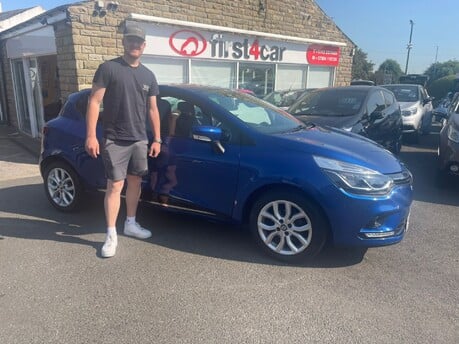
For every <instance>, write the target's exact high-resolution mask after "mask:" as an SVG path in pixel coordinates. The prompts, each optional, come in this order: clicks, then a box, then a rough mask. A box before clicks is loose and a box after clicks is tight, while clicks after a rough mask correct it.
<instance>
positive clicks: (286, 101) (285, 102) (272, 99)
mask: <svg viewBox="0 0 459 344" xmlns="http://www.w3.org/2000/svg"><path fill="white" fill-rule="evenodd" d="M312 90H315V88H298V89H291V90H276V91H272V92H271V93H268V94H267V95H266V96H265V97H263V100H266V101H267V102H268V103H271V104H273V105H275V106H277V107H278V108H281V109H282V110H288V108H289V107H290V106H292V104H293V103H294V102H295V101H296V100H297V99H298V98H301V97H302V96H303V95H305V94H306V93H308V92H311V91H312Z"/></svg>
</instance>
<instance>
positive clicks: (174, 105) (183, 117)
mask: <svg viewBox="0 0 459 344" xmlns="http://www.w3.org/2000/svg"><path fill="white" fill-rule="evenodd" d="M159 99H161V100H160V102H166V103H164V104H167V105H168V106H167V107H166V108H167V112H168V113H160V117H161V124H160V125H161V133H162V135H166V136H179V137H191V135H192V128H193V126H195V125H212V119H211V116H210V115H209V114H208V113H206V112H204V111H203V110H202V109H201V108H200V107H199V106H197V105H196V104H194V103H193V102H191V101H188V100H187V99H183V98H176V97H171V96H165V97H161V98H159ZM158 102H159V101H158ZM158 105H159V104H158ZM158 109H159V110H160V107H159V106H158ZM161 111H163V107H162V106H161ZM147 128H149V126H147Z"/></svg>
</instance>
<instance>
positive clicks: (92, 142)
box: [85, 137, 100, 158]
mask: <svg viewBox="0 0 459 344" xmlns="http://www.w3.org/2000/svg"><path fill="white" fill-rule="evenodd" d="M85 149H86V152H87V153H88V154H89V156H90V157H91V158H97V156H98V155H99V153H100V151H99V141H97V138H96V137H88V138H87V139H86V144H85Z"/></svg>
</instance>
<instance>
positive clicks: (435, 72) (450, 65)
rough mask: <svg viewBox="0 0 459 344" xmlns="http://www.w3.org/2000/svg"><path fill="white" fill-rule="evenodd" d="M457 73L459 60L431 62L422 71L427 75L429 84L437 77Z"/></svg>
mask: <svg viewBox="0 0 459 344" xmlns="http://www.w3.org/2000/svg"><path fill="white" fill-rule="evenodd" d="M457 73H459V61H457V60H449V61H446V62H442V63H438V62H437V63H432V64H431V65H430V67H429V68H427V69H426V71H425V72H424V74H425V75H428V76H429V84H431V83H432V82H434V81H435V80H437V79H440V78H443V77H445V76H448V75H455V74H457Z"/></svg>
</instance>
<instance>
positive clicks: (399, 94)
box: [384, 85, 419, 103]
mask: <svg viewBox="0 0 459 344" xmlns="http://www.w3.org/2000/svg"><path fill="white" fill-rule="evenodd" d="M384 87H385V88H387V89H388V90H390V91H392V93H393V94H394V96H395V98H396V99H397V101H399V102H406V103H408V102H409V103H414V102H417V101H418V100H419V92H418V87H417V86H414V85H413V86H410V85H404V86H398V85H395V86H384Z"/></svg>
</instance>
